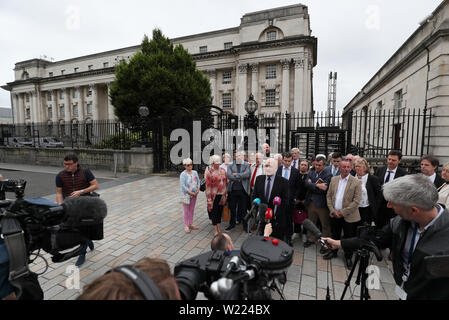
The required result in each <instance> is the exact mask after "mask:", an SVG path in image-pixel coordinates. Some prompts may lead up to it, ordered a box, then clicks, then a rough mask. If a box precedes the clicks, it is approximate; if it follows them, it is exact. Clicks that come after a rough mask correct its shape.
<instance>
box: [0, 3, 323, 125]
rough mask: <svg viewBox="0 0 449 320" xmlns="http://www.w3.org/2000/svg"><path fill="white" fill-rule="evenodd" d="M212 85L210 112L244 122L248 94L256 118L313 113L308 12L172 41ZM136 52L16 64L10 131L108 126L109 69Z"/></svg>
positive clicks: (251, 19)
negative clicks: (34, 126) (16, 126)
mask: <svg viewBox="0 0 449 320" xmlns="http://www.w3.org/2000/svg"><path fill="white" fill-rule="evenodd" d="M171 40H172V41H173V43H174V44H175V45H177V44H182V45H183V46H184V48H186V49H187V50H188V51H189V53H190V54H192V55H193V57H194V59H195V61H196V63H197V68H198V69H199V70H201V71H203V72H204V73H205V74H206V75H207V76H208V77H209V79H210V85H211V89H212V96H213V104H214V105H216V106H219V107H220V108H222V109H223V110H225V111H229V112H231V113H233V114H236V115H244V114H245V110H244V103H245V101H247V100H248V97H249V95H250V93H252V94H253V95H254V97H255V100H256V101H257V102H258V103H259V113H270V114H272V113H278V112H287V111H288V112H311V111H312V110H313V94H312V70H313V67H314V66H315V65H316V63H317V61H316V60H317V59H316V57H317V39H316V38H315V37H313V36H311V29H310V17H309V14H308V9H307V7H306V6H304V5H301V4H297V5H292V6H285V7H280V8H275V9H270V10H264V11H259V12H253V13H247V14H245V15H243V17H242V18H241V23H240V25H239V26H237V27H234V28H229V29H224V30H218V31H212V32H206V33H201V34H195V35H191V36H185V37H181V38H176V39H171ZM139 49H140V45H137V46H133V47H128V48H122V49H117V50H112V51H107V52H101V53H96V54H92V55H88V56H82V57H74V58H71V59H67V60H62V61H55V62H51V61H47V60H43V59H31V60H27V61H21V62H17V63H16V64H15V68H14V74H15V81H14V82H11V83H8V84H7V85H4V86H3V87H2V88H3V89H6V90H8V91H10V92H11V101H12V107H13V111H14V122H15V123H30V122H43V123H49V124H50V123H58V122H62V121H65V122H68V121H72V122H73V121H85V120H106V119H114V108H113V105H112V104H111V100H110V98H109V94H108V93H109V88H110V85H111V83H112V82H113V81H114V66H115V64H116V63H117V62H118V61H120V60H121V59H126V60H129V58H131V57H132V56H133V55H134V54H135V53H136V52H137V51H138V50H139Z"/></svg>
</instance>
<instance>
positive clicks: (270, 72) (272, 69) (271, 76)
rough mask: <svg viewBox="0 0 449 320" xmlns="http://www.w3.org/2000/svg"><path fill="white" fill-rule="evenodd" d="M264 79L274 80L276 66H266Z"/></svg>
mask: <svg viewBox="0 0 449 320" xmlns="http://www.w3.org/2000/svg"><path fill="white" fill-rule="evenodd" d="M265 78H266V79H276V65H275V64H269V65H267V70H266V76H265Z"/></svg>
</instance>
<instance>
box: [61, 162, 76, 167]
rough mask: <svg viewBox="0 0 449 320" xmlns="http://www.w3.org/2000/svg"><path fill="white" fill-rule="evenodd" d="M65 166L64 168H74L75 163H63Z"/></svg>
mask: <svg viewBox="0 0 449 320" xmlns="http://www.w3.org/2000/svg"><path fill="white" fill-rule="evenodd" d="M63 164H64V167H68V166H73V165H74V164H75V163H74V162H72V163H65V162H64V163H63Z"/></svg>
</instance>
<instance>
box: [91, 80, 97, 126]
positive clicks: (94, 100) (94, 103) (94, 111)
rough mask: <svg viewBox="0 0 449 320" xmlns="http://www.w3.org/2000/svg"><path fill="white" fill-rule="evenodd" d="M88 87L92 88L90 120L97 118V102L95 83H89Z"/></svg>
mask: <svg viewBox="0 0 449 320" xmlns="http://www.w3.org/2000/svg"><path fill="white" fill-rule="evenodd" d="M90 88H91V90H92V120H98V114H99V110H98V108H99V104H98V92H97V85H96V84H91V85H90Z"/></svg>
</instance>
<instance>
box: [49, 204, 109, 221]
mask: <svg viewBox="0 0 449 320" xmlns="http://www.w3.org/2000/svg"><path fill="white" fill-rule="evenodd" d="M61 207H62V208H63V210H64V213H65V215H66V217H67V218H66V220H65V221H64V222H63V225H65V226H70V227H78V226H84V225H91V224H93V223H99V222H103V220H104V218H105V217H106V215H107V207H106V203H105V202H104V201H103V200H101V199H100V198H97V197H76V198H67V199H66V200H65V201H64V202H63V203H62V205H61ZM55 208H57V207H55ZM52 209H54V208H52ZM50 210H51V209H50Z"/></svg>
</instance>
